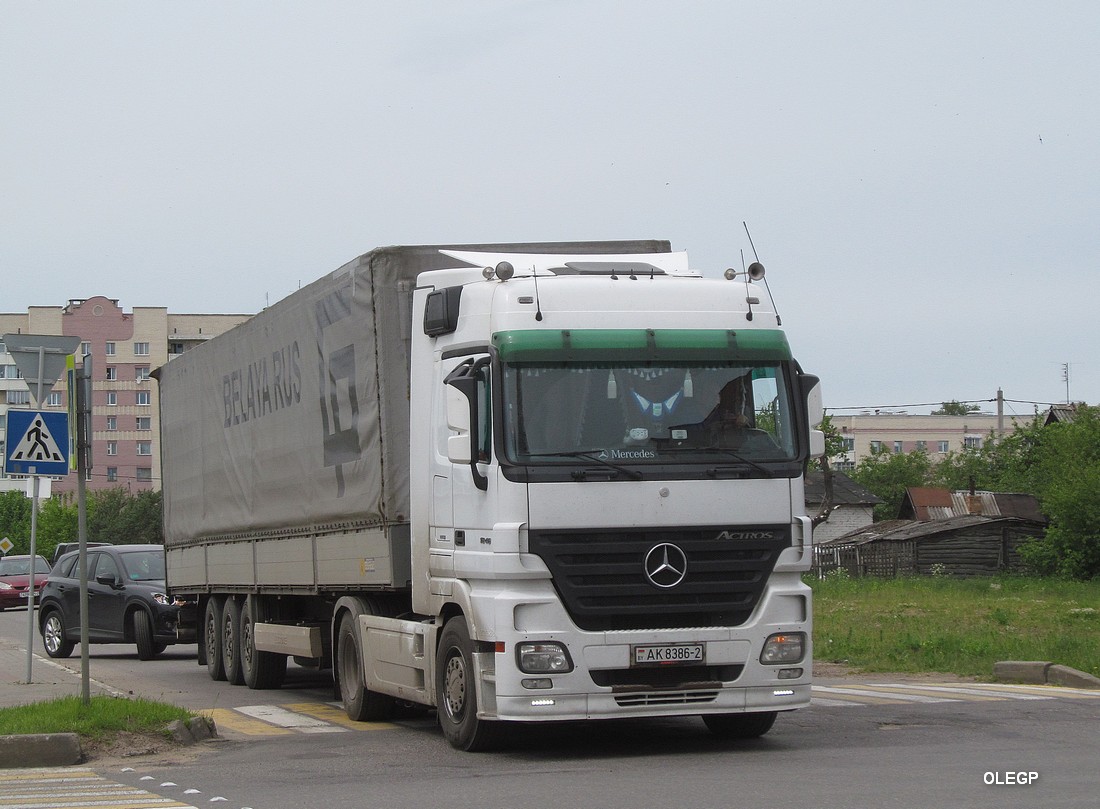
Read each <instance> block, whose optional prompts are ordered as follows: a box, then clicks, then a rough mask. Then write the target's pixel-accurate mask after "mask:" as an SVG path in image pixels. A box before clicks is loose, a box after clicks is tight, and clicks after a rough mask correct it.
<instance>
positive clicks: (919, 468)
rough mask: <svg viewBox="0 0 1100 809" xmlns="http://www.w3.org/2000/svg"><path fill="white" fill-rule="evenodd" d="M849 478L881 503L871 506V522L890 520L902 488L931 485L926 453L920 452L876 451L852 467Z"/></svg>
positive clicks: (893, 515) (901, 495)
mask: <svg viewBox="0 0 1100 809" xmlns="http://www.w3.org/2000/svg"><path fill="white" fill-rule="evenodd" d="M851 477H852V479H853V480H855V481H856V482H857V483H859V484H860V485H862V486H865V487H867V488H868V489H869V490H870V491H871V492H872V493H873V494H875V495H877V496H878V497H880V498H882V500H883V502H882V503H880V504H879V505H877V506H875V512H874V514H875V519H876V520H892V519H895V518H896V517H897V516H898V509H899V508H900V507H901V501H902V499H904V497H905V490H906V489H908V488H910V487H912V486H929V485H931V478H932V461H931V459H929V457H928V453H926V452H922V451H920V450H915V451H913V452H890V451H888V450H886V449H877V450H872V451H871V454H870V455H868V456H867V457H865V458H864V459H863V460H861V461H860V462H859V463H858V464H857V465H856V468H855V469H854V470H853V471H852V473H851Z"/></svg>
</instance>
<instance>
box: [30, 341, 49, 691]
mask: <svg viewBox="0 0 1100 809" xmlns="http://www.w3.org/2000/svg"><path fill="white" fill-rule="evenodd" d="M45 369H46V348H45V346H39V347H38V391H37V394H36V396H35V400H34V401H35V406H36V407H41V406H42V377H43V375H44V373H45ZM35 469H36V467H32V468H31V475H32V477H31V492H32V494H31V560H30V583H29V584H28V585H27V683H28V684H30V683H32V682H34V680H33V679H31V674H32V672H31V668H32V663H33V661H34V596H35V589H36V585H37V584H38V575H37V574H38V558H37V551H38V548H37V540H38V487H39V484H40V480H39V477H38V475H37V474H35Z"/></svg>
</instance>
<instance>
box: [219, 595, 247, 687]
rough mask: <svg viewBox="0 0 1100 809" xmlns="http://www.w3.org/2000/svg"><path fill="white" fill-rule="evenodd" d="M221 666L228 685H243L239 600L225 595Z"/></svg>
mask: <svg viewBox="0 0 1100 809" xmlns="http://www.w3.org/2000/svg"><path fill="white" fill-rule="evenodd" d="M222 666H223V667H224V668H225V679H226V680H227V681H228V682H229V684H230V685H244V673H243V672H242V671H241V602H240V600H239V599H237V598H236V597H235V596H227V597H226V599H225V608H224V610H223V611H222Z"/></svg>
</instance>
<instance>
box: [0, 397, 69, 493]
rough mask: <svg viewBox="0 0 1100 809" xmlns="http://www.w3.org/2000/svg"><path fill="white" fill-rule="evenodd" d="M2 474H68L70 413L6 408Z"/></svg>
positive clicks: (52, 475)
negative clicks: (5, 444)
mask: <svg viewBox="0 0 1100 809" xmlns="http://www.w3.org/2000/svg"><path fill="white" fill-rule="evenodd" d="M7 438H8V440H7V453H6V455H5V457H4V473H5V474H8V475H49V476H51V477H56V476H60V475H67V474H68V473H69V414H68V413H65V412H47V411H39V410H8V428H7Z"/></svg>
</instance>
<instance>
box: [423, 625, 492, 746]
mask: <svg viewBox="0 0 1100 809" xmlns="http://www.w3.org/2000/svg"><path fill="white" fill-rule="evenodd" d="M473 650H474V644H473V641H471V640H470V630H469V628H468V627H467V626H466V619H465V618H463V617H462V616H457V617H455V618H452V619H451V620H449V621H448V622H447V623H446V625H444V627H443V633H442V634H441V635H440V637H439V648H438V649H437V650H436V658H435V662H436V665H435V678H436V682H435V691H436V699H437V701H438V702H439V709H438V712H439V724H440V726H441V727H442V728H443V736H444V737H445V738H446V739H447V741H448V742H450V744H451V746H452V747H455V748H458V749H459V750H466V751H468V752H471V753H474V752H479V751H483V750H490V749H492V748H493V747H495V746H496V744H497V743H498V741H499V738H500V723H499V722H491V721H487V720H485V719H478V718H477V686H476V683H475V682H474V656H473Z"/></svg>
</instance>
